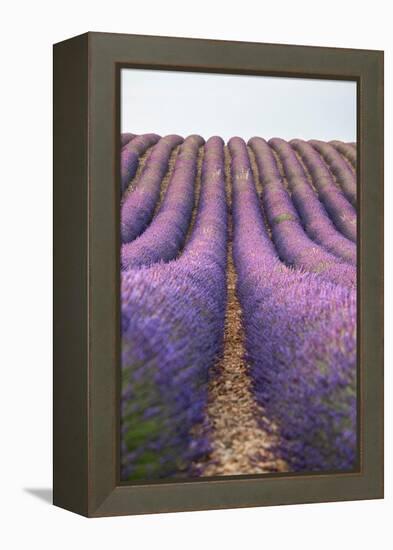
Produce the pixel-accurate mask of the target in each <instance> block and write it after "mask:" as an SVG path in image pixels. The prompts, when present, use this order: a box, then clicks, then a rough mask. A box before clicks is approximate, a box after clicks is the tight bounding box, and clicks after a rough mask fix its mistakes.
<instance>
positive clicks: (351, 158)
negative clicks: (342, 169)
mask: <svg viewBox="0 0 393 550" xmlns="http://www.w3.org/2000/svg"><path fill="white" fill-rule="evenodd" d="M329 143H330V145H333V147H334V148H335V149H336V150H337V151H338V152H339V153H340V154H341V155H342V156H343V157H344V158H345V159H347V160H348V162H349V163H350V166H352V169H353V170H354V171H355V173H356V144H355V146H354V144H352V143H344V142H343V141H338V140H336V139H334V140H332V141H329Z"/></svg>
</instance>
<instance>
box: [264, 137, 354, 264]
mask: <svg viewBox="0 0 393 550" xmlns="http://www.w3.org/2000/svg"><path fill="white" fill-rule="evenodd" d="M269 145H270V146H271V147H272V148H273V150H274V151H275V152H276V154H277V155H278V158H279V160H280V162H281V164H282V166H283V169H284V172H285V176H286V180H287V183H288V186H289V189H290V192H291V198H292V201H293V203H294V205H295V206H296V209H297V211H298V212H299V215H300V219H301V222H302V225H303V226H304V228H305V230H306V232H307V234H308V235H309V236H310V237H311V238H312V239H313V240H314V241H315V242H317V243H318V244H320V245H322V246H323V247H324V248H326V250H328V251H329V252H331V253H332V254H334V255H335V256H337V257H339V258H343V259H345V260H347V261H348V262H349V263H351V264H353V265H356V246H355V244H354V243H353V242H352V241H350V240H348V239H347V238H346V237H344V236H343V235H342V234H341V233H339V232H338V231H337V229H336V227H335V226H334V224H333V223H332V222H331V220H330V218H329V216H328V214H327V212H326V210H325V208H324V206H323V204H322V203H321V202H320V201H319V199H318V196H317V195H316V193H315V192H314V190H313V189H312V187H311V185H310V184H309V182H308V179H307V176H306V173H305V171H304V169H303V166H302V165H301V163H300V162H299V160H298V158H297V156H296V154H295V153H294V151H293V150H292V148H291V146H290V145H289V143H287V142H286V141H284V140H283V139H279V138H274V139H271V140H270V141H269Z"/></svg>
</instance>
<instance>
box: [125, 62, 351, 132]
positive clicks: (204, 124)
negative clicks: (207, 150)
mask: <svg viewBox="0 0 393 550" xmlns="http://www.w3.org/2000/svg"><path fill="white" fill-rule="evenodd" d="M121 94H122V95H121V131H122V132H132V133H135V134H143V133H147V132H154V133H157V134H160V135H162V136H164V135H166V134H180V135H181V136H183V137H185V136H187V135H189V134H200V135H201V136H203V137H204V138H205V139H207V138H209V137H210V136H212V135H219V136H221V137H222V138H223V139H224V140H228V139H229V138H230V137H232V136H234V135H238V136H240V137H242V138H244V139H245V140H248V139H249V138H250V137H252V136H261V137H264V138H265V139H270V138H272V137H281V138H283V139H286V140H289V139H292V138H302V139H321V140H326V141H328V140H331V139H339V140H342V141H356V83H355V82H351V81H340V80H314V79H304V78H283V77H265V76H243V75H223V74H208V73H192V72H180V71H155V70H141V69H122V74H121Z"/></svg>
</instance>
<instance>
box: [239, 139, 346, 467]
mask: <svg viewBox="0 0 393 550" xmlns="http://www.w3.org/2000/svg"><path fill="white" fill-rule="evenodd" d="M249 145H250V147H251V149H252V150H253V152H254V154H255V155H256V160H257V164H258V169H259V177H260V179H261V181H262V184H263V193H264V197H263V198H264V200H263V201H262V202H261V201H260V200H259V197H258V195H257V193H256V190H255V182H254V178H253V173H252V170H251V166H250V159H249V155H248V152H247V148H246V145H245V143H244V142H243V140H241V139H240V138H232V139H231V140H230V142H229V149H230V151H231V155H232V181H233V217H234V245H233V246H234V260H235V265H236V270H237V274H238V289H237V290H238V295H239V299H240V302H241V305H242V311H243V320H244V325H245V332H246V350H247V354H248V361H249V364H250V372H251V376H252V380H253V387H254V392H255V395H256V398H257V400H258V402H259V404H260V405H261V406H262V407H263V409H264V417H263V418H262V419H261V423H262V424H263V427H264V428H265V429H266V430H271V429H272V422H273V425H274V426H275V427H278V429H279V434H280V437H279V439H278V443H277V448H276V452H277V454H278V455H279V456H280V457H281V458H283V459H284V460H285V461H286V462H287V464H288V466H289V469H290V470H291V471H314V470H341V469H349V468H352V467H353V466H354V464H355V460H356V293H355V289H354V286H353V282H352V281H351V280H350V279H348V278H347V276H348V271H346V270H345V271H343V267H345V268H347V269H348V270H352V271H353V281H354V280H355V275H356V274H355V268H354V267H353V266H351V265H349V264H344V263H343V262H340V261H339V260H338V259H336V258H335V257H334V256H332V255H330V254H329V253H327V252H324V251H323V250H322V249H318V251H317V253H316V254H315V255H312V254H311V253H310V252H309V253H308V255H307V256H306V258H302V257H300V260H299V256H298V254H297V251H298V249H299V250H300V253H301V248H302V247H304V248H305V249H306V250H309V247H310V246H311V245H310V242H309V241H308V237H307V235H306V233H305V232H304V230H302V228H301V226H300V223H299V220H298V217H297V214H296V212H295V210H294V209H293V208H291V206H290V202H289V201H288V194H287V193H286V192H285V190H284V188H283V183H282V178H281V176H280V174H279V173H278V171H277V169H276V168H274V164H273V163H272V162H271V161H272V158H271V155H272V152H271V151H270V153H269V147H268V145H267V143H266V142H265V141H264V140H262V139H261V138H254V139H252V140H251V141H250V144H249ZM274 145H277V143H273V144H272V146H274ZM269 156H270V159H269ZM294 168H295V167H294ZM261 205H262V206H264V211H265V215H266V218H267V220H268V222H269V226H270V228H271V231H272V239H273V240H272V239H270V237H269V234H268V231H267V227H266V225H265V223H264V220H263V216H262V212H261ZM322 237H323V235H322V236H321V238H322ZM273 242H274V244H275V245H276V246H274V244H273ZM277 252H278V254H279V255H280V256H281V257H282V258H283V259H284V260H287V263H288V264H291V265H295V266H303V267H304V266H305V265H306V262H307V267H306V269H307V271H306V272H304V271H302V270H299V269H296V270H294V269H291V268H289V267H287V266H286V265H285V264H284V263H282V262H281V261H280V258H279V256H278V254H277ZM321 265H322V266H323V267H322V268H321ZM344 274H345V276H344ZM341 277H342V278H343V279H342V280H343V282H344V281H345V284H342V285H340V284H337V283H338V282H339V281H340V278H341ZM264 419H269V422H267V423H266V422H265V421H264Z"/></svg>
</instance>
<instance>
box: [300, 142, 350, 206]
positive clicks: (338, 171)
mask: <svg viewBox="0 0 393 550" xmlns="http://www.w3.org/2000/svg"><path fill="white" fill-rule="evenodd" d="M309 144H310V145H311V146H312V147H314V149H315V150H316V151H318V153H319V154H320V155H321V157H322V158H323V160H324V161H325V162H326V164H327V165H328V166H329V170H330V172H331V173H332V174H333V175H334V176H335V178H336V182H337V183H338V185H339V186H340V187H341V189H342V190H343V193H344V195H345V196H346V197H347V199H348V200H349V202H350V203H351V204H352V205H353V206H354V207H355V208H356V178H355V173H354V171H353V170H352V169H351V168H350V167H349V166H348V163H347V162H345V160H344V159H343V158H342V156H341V155H340V153H339V152H338V151H336V149H335V148H334V147H333V145H330V143H325V142H324V141H319V140H317V139H312V140H310V141H309Z"/></svg>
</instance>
